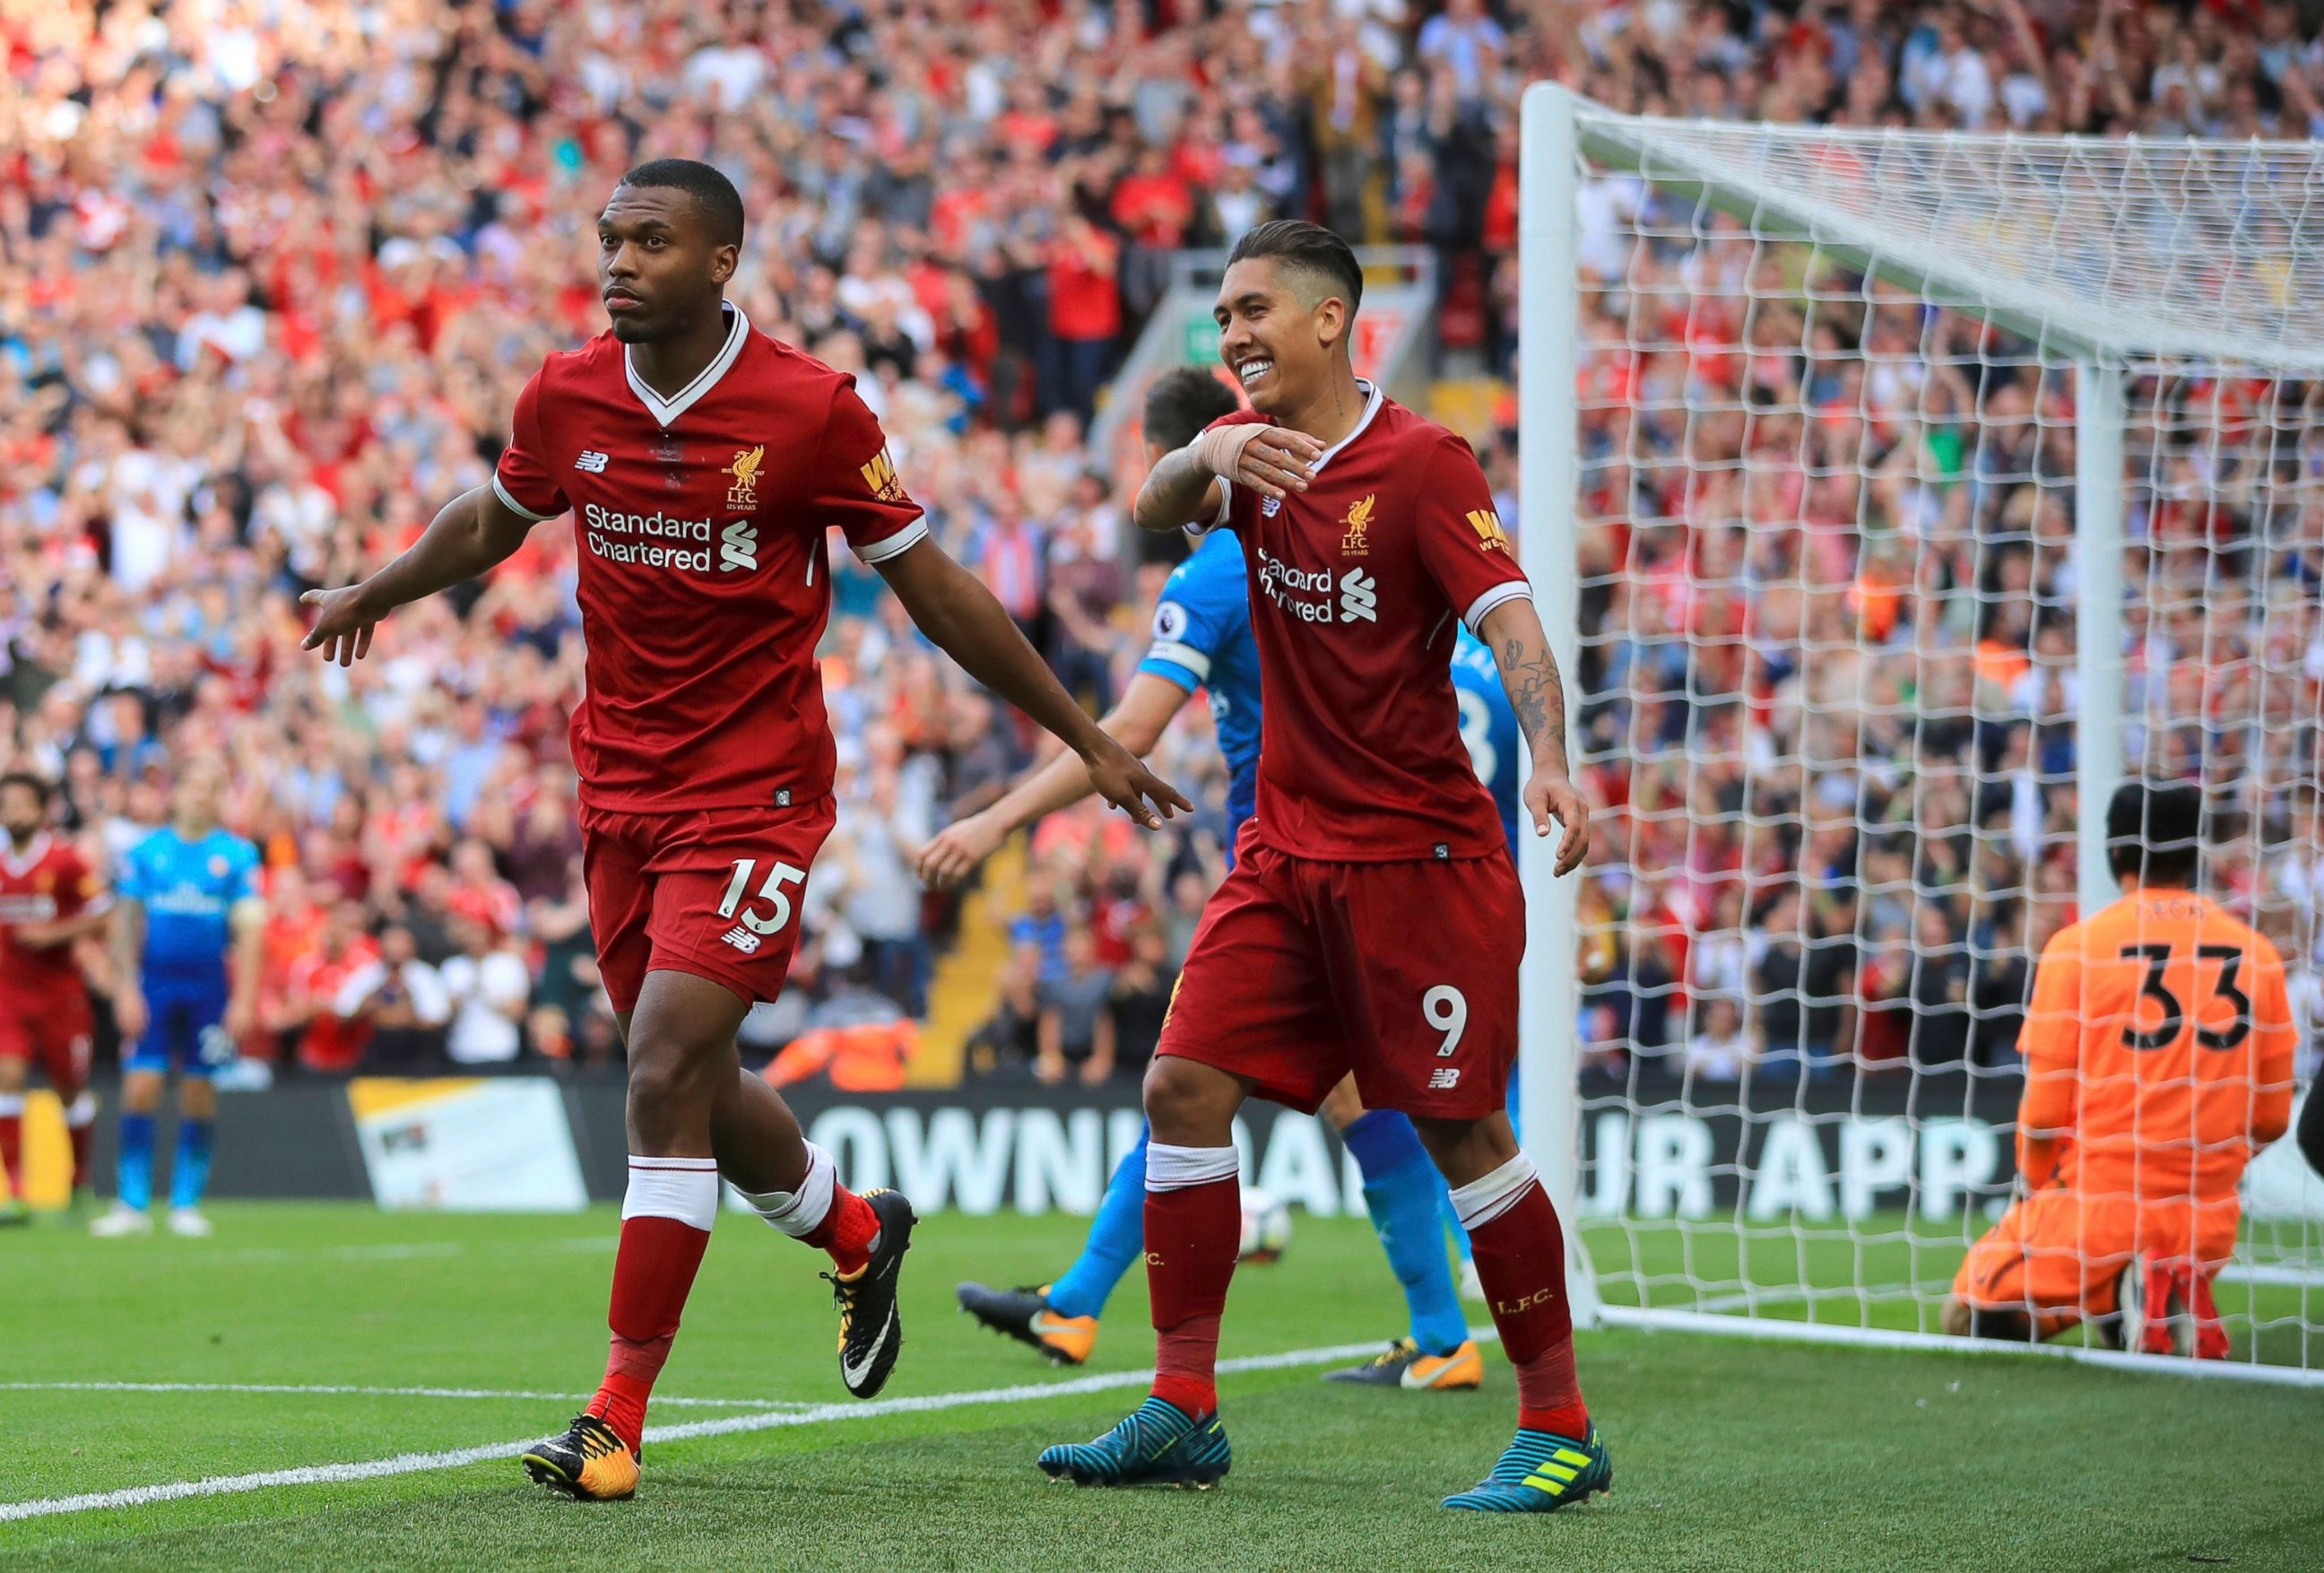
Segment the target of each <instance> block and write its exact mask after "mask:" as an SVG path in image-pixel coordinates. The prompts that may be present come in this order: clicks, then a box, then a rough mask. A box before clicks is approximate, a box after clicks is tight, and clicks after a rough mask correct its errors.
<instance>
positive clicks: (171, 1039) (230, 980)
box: [89, 761, 265, 1235]
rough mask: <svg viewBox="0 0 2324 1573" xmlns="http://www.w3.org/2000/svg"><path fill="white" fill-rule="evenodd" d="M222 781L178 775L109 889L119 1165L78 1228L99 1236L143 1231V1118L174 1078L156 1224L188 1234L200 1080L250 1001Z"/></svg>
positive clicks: (237, 862)
mask: <svg viewBox="0 0 2324 1573" xmlns="http://www.w3.org/2000/svg"><path fill="white" fill-rule="evenodd" d="M225 791H226V777H225V773H224V771H223V770H222V769H221V768H220V767H219V766H217V764H216V763H211V762H208V761H199V762H197V763H194V764H192V765H189V767H188V768H187V771H186V773H185V774H184V775H183V776H181V777H180V779H179V782H178V790H177V793H176V797H175V800H173V801H172V803H171V819H170V823H169V825H168V827H167V828H163V829H160V830H156V831H154V832H153V834H152V835H151V836H148V837H146V838H145V839H144V840H143V841H140V842H139V843H138V844H137V845H136V846H135V847H133V848H131V849H130V852H129V856H127V857H126V858H124V860H123V862H122V866H121V869H120V874H119V878H118V879H117V880H116V881H115V911H116V912H117V913H119V919H118V921H117V922H116V923H115V928H114V938H113V965H114V974H115V977H116V978H117V979H118V982H117V984H116V985H115V994H114V1004H113V1013H114V1017H115V1020H116V1021H117V1022H119V1023H120V1026H121V1036H122V1041H124V1043H128V1044H131V1045H133V1046H132V1047H131V1048H130V1049H129V1050H128V1052H127V1054H126V1056H125V1057H124V1059H123V1061H122V1069H123V1072H124V1074H123V1076H122V1078H121V1165H120V1180H119V1190H118V1193H117V1195H116V1198H115V1201H114V1204H113V1208H112V1210H111V1211H109V1212H106V1213H104V1214H101V1215H99V1216H98V1217H96V1218H94V1219H92V1220H91V1221H90V1223H89V1229H90V1231H91V1232H92V1233H95V1234H98V1235H130V1234H143V1233H146V1232H149V1231H151V1230H152V1227H153V1219H152V1215H151V1214H150V1213H149V1212H148V1211H147V1210H146V1209H147V1208H150V1207H151V1206H152V1200H153V1115H154V1112H155V1111H156V1110H157V1109H159V1108H160V1107H161V1087H162V1084H163V1083H164V1081H165V1080H166V1079H167V1078H168V1077H169V1075H170V1073H171V1071H172V1070H174V1071H176V1072H177V1073H178V1078H179V1080H178V1147H177V1153H176V1155H175V1157H173V1158H172V1159H171V1163H170V1230H171V1233H172V1234H178V1235H207V1234H208V1233H209V1232H210V1223H209V1220H208V1218H205V1217H202V1215H201V1213H200V1211H199V1210H198V1209H199V1208H200V1206H201V1200H202V1190H203V1188H204V1187H205V1186H207V1185H208V1183H209V1173H210V1126H211V1122H212V1121H213V1120H215V1119H216V1117H217V1090H216V1089H215V1088H214V1087H211V1086H210V1077H211V1075H212V1073H213V1072H215V1071H216V1070H217V1069H218V1068H219V1067H220V1066H222V1065H226V1064H230V1063H231V1062H232V1061H233V1059H234V1058H235V1043H236V1041H239V1040H240V1038H241V1037H242V1035H243V1034H244V1033H245V1032H248V1031H249V1030H250V1027H251V1023H252V1020H253V1013H254V1007H255V1004H256V1000H257V983H258V967H259V946H260V943H261V937H262V935H263V932H264V919H265V909H264V907H263V904H262V903H261V902H260V901H259V898H258V848H257V847H254V846H253V845H251V844H250V843H249V842H248V841H245V840H244V839H243V838H242V837H239V836H235V835H232V834H230V833H228V832H227V831H226V830H225V829H224V828H221V827H220V826H219V824H218V809H219V803H220V800H221V799H222V798H223V797H224V796H225Z"/></svg>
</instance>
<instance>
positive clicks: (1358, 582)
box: [1340, 568, 1379, 623]
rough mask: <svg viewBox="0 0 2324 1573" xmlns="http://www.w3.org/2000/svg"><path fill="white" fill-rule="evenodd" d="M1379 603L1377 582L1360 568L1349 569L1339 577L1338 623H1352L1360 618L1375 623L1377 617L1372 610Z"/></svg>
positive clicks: (1377, 619)
mask: <svg viewBox="0 0 2324 1573" xmlns="http://www.w3.org/2000/svg"><path fill="white" fill-rule="evenodd" d="M1378 604H1379V580H1377V579H1375V578H1372V576H1371V575H1369V574H1368V573H1366V572H1365V571H1364V570H1363V569H1360V568H1351V569H1349V570H1348V571H1347V572H1346V573H1343V574H1342V575H1341V576H1340V621H1341V622H1342V623H1353V622H1355V621H1356V620H1357V619H1359V618H1361V619H1362V620H1363V621H1364V622H1367V623H1377V622H1379V614H1378V613H1376V612H1374V611H1373V610H1372V608H1373V607H1374V606H1376V605H1378Z"/></svg>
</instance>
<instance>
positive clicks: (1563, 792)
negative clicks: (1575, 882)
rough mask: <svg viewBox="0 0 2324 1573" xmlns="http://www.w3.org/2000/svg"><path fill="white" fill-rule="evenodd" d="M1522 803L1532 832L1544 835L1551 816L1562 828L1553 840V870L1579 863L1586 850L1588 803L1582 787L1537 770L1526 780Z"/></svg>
mask: <svg viewBox="0 0 2324 1573" xmlns="http://www.w3.org/2000/svg"><path fill="white" fill-rule="evenodd" d="M1525 806H1526V813H1527V814H1529V815H1531V816H1532V818H1533V833H1534V834H1535V835H1536V836H1546V835H1548V834H1549V822H1550V821H1551V820H1552V819H1554V820H1556V821H1557V822H1558V823H1559V824H1560V825H1563V827H1564V828H1565V834H1564V836H1563V837H1562V838H1560V840H1559V841H1558V843H1557V869H1556V872H1557V873H1558V874H1572V872H1573V871H1574V870H1575V869H1576V868H1578V867H1579V866H1581V864H1582V858H1584V857H1586V856H1589V853H1590V805H1589V804H1588V803H1587V802H1585V801H1583V800H1582V790H1581V789H1580V788H1579V787H1577V786H1575V785H1574V784H1573V783H1572V782H1571V781H1569V780H1567V779H1566V778H1565V777H1564V776H1562V775H1553V774H1551V773H1548V772H1546V771H1538V770H1537V771H1535V772H1534V773H1533V775H1532V777H1531V778H1530V779H1528V780H1527V781H1526V786H1525Z"/></svg>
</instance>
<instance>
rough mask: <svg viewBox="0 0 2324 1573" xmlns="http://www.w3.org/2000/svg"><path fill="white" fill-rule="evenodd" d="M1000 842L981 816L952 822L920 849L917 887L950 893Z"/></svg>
mask: <svg viewBox="0 0 2324 1573" xmlns="http://www.w3.org/2000/svg"><path fill="white" fill-rule="evenodd" d="M1000 847H1001V829H1000V828H999V827H998V826H997V825H995V824H994V823H993V822H992V821H991V819H988V818H987V817H986V816H984V815H982V814H970V815H967V816H965V817H964V818H962V819H956V820H954V822H953V823H951V824H949V825H946V826H945V828H943V829H941V830H939V831H937V832H936V835H935V836H933V837H930V838H929V840H928V844H927V846H926V847H921V848H920V861H919V875H920V883H921V884H924V885H926V886H927V887H928V888H929V889H930V890H950V889H952V887H953V886H954V885H956V884H960V883H961V881H963V880H964V879H966V878H967V877H968V876H969V875H970V874H974V873H975V872H976V866H977V865H978V864H980V863H982V862H983V861H984V860H985V859H986V858H988V857H990V856H992V855H993V853H995V852H996V851H998V850H1000Z"/></svg>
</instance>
